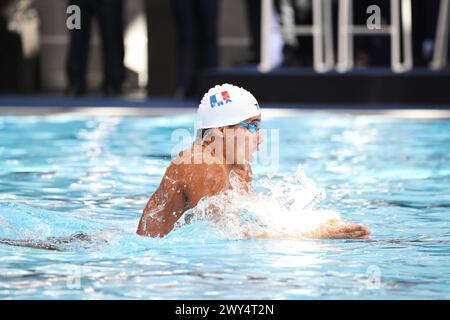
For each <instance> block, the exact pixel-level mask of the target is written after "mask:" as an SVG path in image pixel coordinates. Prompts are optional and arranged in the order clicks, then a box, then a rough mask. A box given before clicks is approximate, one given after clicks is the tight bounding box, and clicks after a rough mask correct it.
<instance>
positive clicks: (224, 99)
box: [209, 91, 231, 108]
mask: <svg viewBox="0 0 450 320" xmlns="http://www.w3.org/2000/svg"><path fill="white" fill-rule="evenodd" d="M229 102H231V98H230V95H229V93H228V91H222V92H221V93H217V94H214V95H212V96H211V97H210V98H209V103H210V104H211V108H214V107H218V106H223V105H225V104H227V103H229Z"/></svg>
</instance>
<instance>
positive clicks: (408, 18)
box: [337, 0, 413, 72]
mask: <svg viewBox="0 0 450 320" xmlns="http://www.w3.org/2000/svg"><path fill="white" fill-rule="evenodd" d="M400 2H401V3H400ZM352 9H353V0H339V22H338V24H339V27H338V28H339V30H338V33H339V36H338V38H339V41H338V63H337V70H338V71H339V72H347V71H349V70H351V69H352V68H353V64H354V61H353V36H354V35H365V36H374V35H389V36H390V37H391V68H392V70H393V71H394V72H405V71H408V70H410V69H411V68H412V67H413V54H412V13H411V0H391V24H390V25H388V26H383V27H382V28H381V29H379V30H376V29H375V30H370V29H368V28H367V26H365V25H353V22H352V21H353V17H352V15H353V10H352ZM402 36H403V41H401V37H402ZM402 45H403V48H402ZM401 52H403V57H401ZM402 58H403V59H402Z"/></svg>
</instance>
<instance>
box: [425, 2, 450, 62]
mask: <svg viewBox="0 0 450 320" xmlns="http://www.w3.org/2000/svg"><path fill="white" fill-rule="evenodd" d="M449 2H450V1H449V0H441V5H440V8H439V18H438V23H437V28H436V39H435V42H434V53H433V61H432V62H431V65H430V67H431V69H433V70H440V69H443V68H444V67H445V65H446V64H447V52H448V29H449V28H450V23H449V19H450V8H449Z"/></svg>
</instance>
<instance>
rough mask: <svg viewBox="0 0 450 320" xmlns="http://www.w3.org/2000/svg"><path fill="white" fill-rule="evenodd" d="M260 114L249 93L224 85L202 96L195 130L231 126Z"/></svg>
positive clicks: (254, 100)
mask: <svg viewBox="0 0 450 320" xmlns="http://www.w3.org/2000/svg"><path fill="white" fill-rule="evenodd" d="M260 114H261V112H260V110H259V104H258V101H256V99H255V97H254V96H253V95H252V94H251V93H250V92H248V91H247V90H245V89H243V88H240V87H236V86H233V85H231V84H228V83H225V84H222V85H217V86H215V87H214V88H211V89H209V90H208V92H207V93H206V94H205V95H204V96H203V98H202V101H201V102H200V104H199V106H198V110H197V129H209V128H220V127H224V126H231V125H235V124H238V123H239V122H241V121H244V120H245V119H248V118H251V117H255V116H258V115H260Z"/></svg>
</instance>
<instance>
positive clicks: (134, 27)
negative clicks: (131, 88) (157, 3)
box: [124, 13, 148, 88]
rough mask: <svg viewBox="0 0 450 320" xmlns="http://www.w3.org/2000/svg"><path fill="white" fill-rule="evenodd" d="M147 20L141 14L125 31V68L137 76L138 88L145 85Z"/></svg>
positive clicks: (146, 77) (146, 73) (146, 76)
mask: <svg viewBox="0 0 450 320" xmlns="http://www.w3.org/2000/svg"><path fill="white" fill-rule="evenodd" d="M147 41H148V40H147V20H146V18H145V15H144V14H143V13H141V14H139V15H138V16H136V17H135V18H134V20H132V21H131V22H130V23H129V24H128V26H127V28H126V30H125V40H124V43H125V61H124V62H125V66H126V67H127V68H128V69H130V70H133V71H134V72H136V73H137V75H138V84H139V87H141V88H143V87H145V86H146V85H147V80H148V69H147V66H148V60H147V57H148V47H147Z"/></svg>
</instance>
